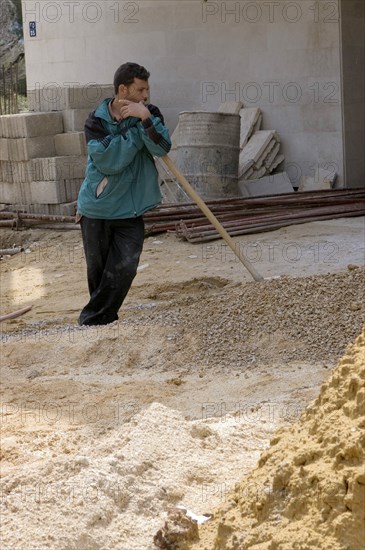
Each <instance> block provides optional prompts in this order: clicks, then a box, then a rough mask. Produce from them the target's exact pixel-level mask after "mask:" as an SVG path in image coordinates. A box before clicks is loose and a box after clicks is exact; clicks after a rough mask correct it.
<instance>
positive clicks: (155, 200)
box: [77, 98, 171, 219]
mask: <svg viewBox="0 0 365 550" xmlns="http://www.w3.org/2000/svg"><path fill="white" fill-rule="evenodd" d="M109 102H110V98H109V99H106V100H104V101H103V102H102V103H101V104H100V105H99V107H98V108H97V109H96V110H95V111H94V112H93V113H91V114H90V116H89V118H88V120H87V121H86V124H85V135H86V140H87V142H88V159H87V166H86V177H85V180H84V181H83V183H82V185H81V188H80V192H79V196H78V201H77V210H78V213H79V214H81V215H83V216H86V217H88V218H96V219H124V218H133V217H136V216H141V215H142V214H143V213H144V212H146V211H147V210H150V209H151V208H154V207H155V206H157V205H158V204H159V203H160V202H161V193H160V188H159V185H158V175H157V169H156V167H155V163H154V160H153V156H164V155H166V154H167V153H168V152H169V150H170V148H171V141H170V137H169V132H168V129H167V128H166V126H165V125H164V124H163V117H162V115H161V113H160V111H159V110H158V108H157V107H154V106H153V105H148V108H149V110H150V112H153V113H155V114H152V115H151V117H150V118H148V119H146V120H144V121H141V120H140V119H138V118H135V117H128V118H127V119H125V120H123V121H121V122H115V121H113V119H112V117H111V115H110V112H109V109H108V103H109ZM157 114H158V115H159V116H157Z"/></svg>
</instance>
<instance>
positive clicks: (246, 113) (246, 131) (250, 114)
mask: <svg viewBox="0 0 365 550" xmlns="http://www.w3.org/2000/svg"><path fill="white" fill-rule="evenodd" d="M239 114H240V117H241V135H240V148H241V149H243V147H245V145H246V144H247V142H248V140H249V139H250V137H251V136H252V134H253V133H254V132H258V131H259V130H260V128H261V122H262V113H261V111H260V109H256V108H248V109H241V110H240V111H239Z"/></svg>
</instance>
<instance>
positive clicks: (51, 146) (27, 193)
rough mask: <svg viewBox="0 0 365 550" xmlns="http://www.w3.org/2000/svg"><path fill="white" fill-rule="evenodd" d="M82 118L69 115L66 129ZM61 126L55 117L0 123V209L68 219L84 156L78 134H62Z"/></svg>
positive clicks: (8, 117)
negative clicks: (62, 216)
mask: <svg viewBox="0 0 365 550" xmlns="http://www.w3.org/2000/svg"><path fill="white" fill-rule="evenodd" d="M84 114H85V113H84V112H81V113H78V116H79V118H77V116H76V113H73V115H72V117H71V119H69V123H70V124H71V123H72V124H74V126H75V125H76V124H81V120H82V119H83V118H84ZM86 116H87V115H86ZM66 118H67V117H66ZM85 118H86V117H85ZM64 120H65V117H64V115H63V113H61V112H60V113H58V112H54V113H50V112H49V113H23V114H19V115H5V116H1V117H0V203H1V204H8V205H12V207H17V208H20V209H22V210H28V211H29V212H34V213H45V214H47V213H49V214H52V213H53V214H64V215H66V213H72V214H74V210H75V201H76V199H77V196H78V192H79V189H80V186H81V184H82V182H83V180H84V177H85V167H86V158H87V157H86V155H87V150H86V143H85V138H84V134H83V133H82V132H71V133H66V134H64V133H63V129H64ZM83 122H84V120H83ZM62 205H63V206H62ZM65 212H66V213H65Z"/></svg>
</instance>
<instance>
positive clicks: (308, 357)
mask: <svg viewBox="0 0 365 550" xmlns="http://www.w3.org/2000/svg"><path fill="white" fill-rule="evenodd" d="M364 274H365V269H364V268H356V269H351V270H349V271H348V272H346V273H339V274H329V275H319V276H310V277H303V278H289V277H282V278H280V279H273V280H268V281H263V282H258V283H254V282H252V283H244V284H239V285H234V286H232V285H227V286H226V287H225V288H223V289H221V288H218V289H215V290H214V291H212V289H211V288H208V289H206V290H202V292H201V293H200V294H198V295H197V294H196V295H195V296H194V298H186V297H185V298H181V299H179V298H176V297H175V300H174V301H173V302H172V303H171V305H170V306H169V307H167V306H166V303H164V306H163V311H162V308H159V307H158V306H157V307H156V308H155V309H154V310H152V311H148V312H147V313H143V314H141V315H140V316H138V317H133V318H129V319H127V320H125V321H123V322H124V323H127V324H144V325H146V324H147V325H148V324H150V323H151V324H152V323H158V324H159V325H166V326H167V325H169V326H171V327H179V329H180V332H181V333H182V334H185V335H186V336H187V334H189V336H190V338H191V337H193V340H194V342H195V346H193V348H195V349H193V348H192V347H191V348H190V349H189V353H190V354H191V360H192V361H199V362H201V361H205V362H207V363H208V364H212V363H213V364H216V365H220V366H229V367H231V368H232V367H234V366H235V365H237V368H241V367H242V366H243V365H246V366H249V365H254V364H255V363H256V362H259V361H260V363H263V362H264V363H269V364H273V363H275V362H280V361H283V360H285V361H291V360H298V361H313V360H316V361H318V360H324V361H334V360H337V359H338V358H339V357H340V356H341V355H342V354H343V353H344V351H345V349H346V347H347V345H348V343H349V342H350V341H351V340H353V339H354V338H355V337H356V336H357V335H358V334H359V332H360V330H361V328H362V326H364V324H365V306H364V300H363V296H364V286H365V285H364V282H365V278H364ZM161 298H163V296H161Z"/></svg>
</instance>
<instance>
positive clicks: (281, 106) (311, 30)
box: [23, 0, 343, 185]
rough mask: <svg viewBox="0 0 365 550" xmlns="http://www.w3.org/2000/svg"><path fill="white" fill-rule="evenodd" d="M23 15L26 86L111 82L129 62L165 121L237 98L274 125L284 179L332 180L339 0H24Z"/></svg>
mask: <svg viewBox="0 0 365 550" xmlns="http://www.w3.org/2000/svg"><path fill="white" fill-rule="evenodd" d="M23 13H24V20H25V48H26V63H27V78H28V89H29V90H34V89H36V88H38V89H40V90H43V91H44V89H45V90H46V91H47V93H48V94H49V93H51V92H52V87H53V89H54V88H57V86H59V87H60V88H62V87H68V86H72V85H76V84H79V85H85V86H86V87H87V86H88V85H89V84H91V83H97V84H110V82H111V81H112V77H113V73H114V71H115V69H116V67H117V66H119V65H120V64H121V63H123V62H125V61H128V60H133V61H136V62H138V63H141V64H143V65H145V66H146V67H147V68H148V69H149V70H150V71H151V81H150V83H151V101H152V102H155V103H156V104H157V105H159V106H160V108H161V109H162V110H163V111H164V113H165V115H166V120H167V123H168V125H169V127H170V129H171V130H173V129H174V127H175V125H176V122H177V118H178V113H179V112H180V111H182V110H193V109H204V110H216V109H217V108H218V106H219V104H220V102H221V101H224V100H235V99H237V100H238V99H240V100H242V101H243V103H244V105H245V106H247V107H260V108H261V109H262V110H263V114H264V118H263V128H264V129H274V130H277V131H278V133H279V134H280V136H281V138H282V143H283V152H284V154H285V156H286V168H287V170H288V173H289V175H290V178H291V180H292V182H293V183H294V185H295V183H296V182H298V181H299V178H300V176H301V175H313V174H314V172H315V169H316V168H318V166H320V167H322V168H323V167H324V168H325V167H327V169H329V170H336V171H337V172H338V173H339V180H338V185H342V184H343V151H342V146H343V143H342V107H341V86H340V83H341V78H340V24H339V0H332V1H331V2H323V1H322V0H320V1H319V2H314V1H309V0H297V1H287V0H275V1H274V0H273V1H271V0H257V1H248V0H247V1H246V0H244V1H226V2H221V1H219V2H218V1H207V2H204V1H202V0H179V1H177V0H169V1H158V0H155V1H142V0H141V1H139V0H136V1H132V2H124V1H118V0H106V1H102V0H96V1H89V0H78V1H77V2H74V1H72V0H69V1H68V2H66V0H65V1H63V0H53V1H47V0H24V1H23ZM29 21H37V36H36V37H33V38H31V37H29V32H28V28H27V27H28V24H29ZM50 90H51V92H50ZM86 97H87V94H86ZM86 107H87V105H85V108H86Z"/></svg>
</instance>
